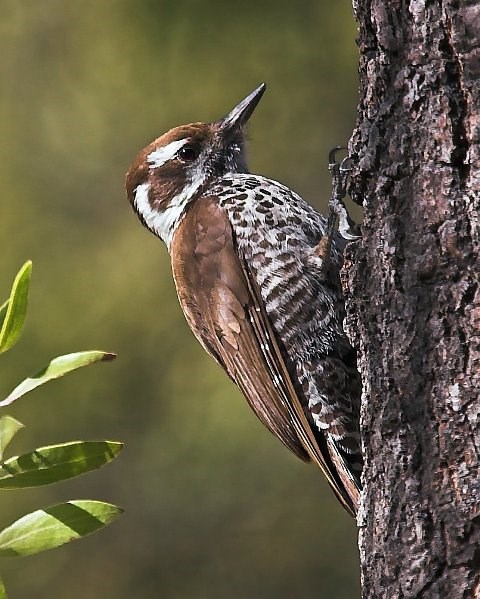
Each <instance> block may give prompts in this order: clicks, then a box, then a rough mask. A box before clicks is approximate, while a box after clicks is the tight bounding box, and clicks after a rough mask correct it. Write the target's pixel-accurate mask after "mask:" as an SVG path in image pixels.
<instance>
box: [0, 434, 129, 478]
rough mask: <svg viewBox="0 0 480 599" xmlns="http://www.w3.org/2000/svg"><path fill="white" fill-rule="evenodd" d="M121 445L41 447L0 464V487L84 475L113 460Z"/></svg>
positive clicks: (78, 443) (87, 443) (85, 443)
mask: <svg viewBox="0 0 480 599" xmlns="http://www.w3.org/2000/svg"><path fill="white" fill-rule="evenodd" d="M122 447H123V444H122V443H117V442H116V441H72V442H69V443H62V444H59V445H49V446H47V447H39V448H38V449H35V451H32V452H30V453H25V454H23V455H21V456H19V457H13V458H10V459H9V460H6V461H5V462H4V463H3V464H2V466H0V489H21V488H25V487H38V486H40V485H50V484H52V483H56V482H58V481H61V480H66V479H68V478H73V477H74V476H79V475H80V474H85V472H89V471H90V470H95V469H96V468H100V467H101V466H103V465H104V464H107V463H108V462H110V461H111V460H113V459H114V458H115V457H116V456H117V455H118V453H119V452H120V450H121V449H122Z"/></svg>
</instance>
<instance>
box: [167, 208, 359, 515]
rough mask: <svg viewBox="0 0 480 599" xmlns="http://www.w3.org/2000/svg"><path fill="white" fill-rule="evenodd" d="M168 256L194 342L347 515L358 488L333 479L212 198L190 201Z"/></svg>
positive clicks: (328, 461) (254, 285)
mask: <svg viewBox="0 0 480 599" xmlns="http://www.w3.org/2000/svg"><path fill="white" fill-rule="evenodd" d="M171 254H172V269H173V276H174V279H175V285H176V287H177V293H178V297H179V300H180V304H181V306H182V308H183V311H184V313H185V316H186V319H187V322H188V324H189V325H190V328H191V329H192V331H193V332H194V334H195V336H196V337H197V339H198V340H199V341H200V343H201V344H202V345H203V347H204V348H205V350H206V351H207V352H208V353H209V354H210V355H211V356H212V357H213V358H214V359H215V360H216V361H217V362H218V363H219V364H220V365H221V366H222V367H223V368H224V370H225V371H226V372H227V374H228V375H229V377H230V378H231V379H232V380H233V381H234V382H235V383H236V385H237V386H238V387H239V388H240V390H241V391H242V393H243V394H244V395H245V397H246V399H247V401H248V403H249V405H250V407H251V408H252V409H253V411H254V412H255V414H256V415H257V416H258V418H259V419H260V420H261V421H262V422H263V424H264V425H265V426H266V427H267V428H268V429H269V430H270V431H271V432H272V433H273V434H274V435H276V436H277V437H278V438H279V439H280V440H281V441H282V442H283V443H284V444H285V445H286V446H287V447H288V448H289V449H290V450H291V451H292V452H293V453H294V454H295V455H297V456H298V457H300V458H301V459H302V460H304V461H309V460H313V461H314V462H315V463H316V464H317V465H318V466H319V467H320V468H321V470H322V471H323V472H324V474H325V475H326V477H327V479H328V481H329V482H330V484H331V486H332V487H333V489H334V491H335V493H336V495H337V496H338V498H339V499H340V501H341V503H342V504H343V506H344V507H345V509H346V510H347V511H348V512H350V513H352V514H353V513H354V512H355V511H356V508H357V506H358V488H356V487H355V488H349V487H350V486H351V485H349V484H348V480H347V481H344V480H343V478H342V477H341V476H339V473H338V472H337V469H336V467H335V464H334V463H333V462H332V459H331V457H330V453H329V451H328V448H327V441H326V440H325V438H324V437H323V435H322V434H321V433H320V434H317V435H315V433H314V431H313V430H312V427H311V426H310V424H309V422H308V420H307V416H306V414H305V412H304V410H303V408H302V405H301V402H300V400H299V398H298V396H297V393H296V391H295V388H294V385H293V383H292V380H291V378H290V375H289V373H288V370H287V367H286V365H285V362H284V359H283V357H282V354H281V351H280V348H279V345H278V342H277V339H276V336H275V333H274V330H273V328H272V326H271V323H270V320H269V318H268V315H267V313H266V311H265V306H264V304H263V300H262V298H261V295H260V291H259V289H258V285H257V283H256V281H255V280H254V278H253V277H252V275H251V273H250V271H249V268H248V264H247V263H246V262H245V261H242V259H241V258H240V257H239V255H238V253H237V251H236V249H235V241H234V238H233V233H232V228H231V225H230V222H229V220H228V218H227V215H226V213H225V212H224V210H223V209H222V208H221V207H220V206H219V205H218V202H217V201H216V199H215V198H212V197H202V198H200V199H198V200H196V201H195V202H194V203H192V205H191V206H190V207H189V209H188V211H187V213H186V215H185V216H184V218H183V220H182V221H181V223H180V225H179V227H178V228H177V230H176V232H175V235H174V237H173V240H172V246H171Z"/></svg>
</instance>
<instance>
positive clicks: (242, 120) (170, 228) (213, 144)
mask: <svg viewBox="0 0 480 599" xmlns="http://www.w3.org/2000/svg"><path fill="white" fill-rule="evenodd" d="M264 91H265V84H264V83H262V84H261V85H260V86H259V87H257V89H255V90H254V91H253V92H252V93H251V94H249V95H248V96H247V97H246V98H245V99H244V100H242V101H241V102H240V103H239V104H237V106H235V108H233V110H231V111H230V112H229V113H228V114H227V116H225V117H224V118H222V119H220V120H219V121H215V122H213V123H191V124H190V125H182V126H180V127H175V128H174V129H170V131H167V133H165V134H164V135H162V136H161V137H159V138H158V139H156V140H155V141H153V142H152V143H151V144H149V145H148V146H147V147H146V148H144V149H143V150H142V151H141V152H140V153H139V154H138V156H137V157H136V158H135V160H134V162H133V164H132V166H131V167H130V169H129V171H128V173H127V178H126V188H127V195H128V199H129V200H130V203H131V205H132V207H133V209H134V210H135V212H136V213H137V214H138V216H139V218H140V220H141V221H142V222H143V223H144V225H145V226H146V227H147V228H148V229H150V231H152V233H154V234H155V235H157V236H159V237H161V238H162V239H163V240H164V241H165V243H166V244H167V246H169V245H170V242H171V239H172V236H173V233H174V231H175V229H176V227H177V225H178V223H179V221H180V219H181V217H182V215H183V213H184V211H185V209H186V207H187V205H188V203H189V202H191V201H192V200H194V199H195V198H196V197H198V196H199V195H201V193H202V191H203V190H204V189H206V187H207V186H208V185H210V184H211V183H212V182H213V181H214V180H215V179H216V178H217V177H221V176H223V175H225V174H227V173H242V172H248V171H247V164H246V155H245V125H246V124H247V121H248V119H249V118H250V116H251V115H252V113H253V111H254V109H255V107H256V106H257V104H258V102H259V101H260V98H261V97H262V95H263V93H264Z"/></svg>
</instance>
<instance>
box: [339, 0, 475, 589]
mask: <svg viewBox="0 0 480 599" xmlns="http://www.w3.org/2000/svg"><path fill="white" fill-rule="evenodd" d="M354 10H355V13H356V17H357V20H358V23H359V29H360V33H359V46H360V96H361V97H360V105H359V111H358V120H357V127H356V129H355V131H354V134H353V137H352V140H351V143H350V147H351V152H352V155H353V158H354V162H355V173H354V177H353V181H352V192H354V193H355V194H356V197H359V198H362V199H363V200H364V208H365V216H364V224H363V238H362V239H361V241H359V242H355V243H352V244H350V246H349V248H348V250H347V255H346V268H345V272H344V277H345V281H344V283H345V286H346V295H347V311H348V316H347V329H348V332H349V335H350V336H351V338H352V342H353V343H354V345H355V346H356V347H357V348H358V349H359V354H360V359H359V362H360V370H361V372H362V376H363V379H364V398H363V399H364V402H363V408H362V428H363V439H364V451H365V471H364V496H363V503H362V510H361V513H360V516H359V524H360V540H359V543H360V554H361V563H362V578H363V597H365V598H366V597H368V598H372V597H374V598H380V597H388V598H389V599H392V598H400V597H402V598H407V597H439V598H445V599H455V598H457V597H462V598H465V597H480V472H479V454H480V434H479V432H480V422H479V413H480V401H479V389H480V326H479V325H480V289H479V279H480V274H479V273H480V265H479V263H478V242H479V227H478V208H479V203H480V202H479V195H480V194H479V189H480V168H479V167H480V164H479V162H480V160H479V156H480V146H479V143H478V142H479V138H480V96H479V92H480V90H479V87H480V86H479V80H480V79H479V77H480V2H478V1H470V2H468V1H466V0H464V1H462V0H457V1H454V0H439V1H437V2H433V1H432V0H410V1H408V0H403V1H401V0H395V1H387V0H358V1H357V2H354Z"/></svg>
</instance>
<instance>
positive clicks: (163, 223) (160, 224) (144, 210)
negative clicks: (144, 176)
mask: <svg viewBox="0 0 480 599" xmlns="http://www.w3.org/2000/svg"><path fill="white" fill-rule="evenodd" d="M204 180H205V175H202V176H200V177H198V178H195V180H194V181H192V182H191V183H190V184H189V185H187V186H185V188H184V189H183V191H182V192H181V193H179V194H178V195H177V196H175V197H174V198H173V199H172V200H171V201H170V203H169V205H168V207H167V208H166V210H164V211H163V212H159V211H158V210H156V209H155V208H152V206H151V205H150V202H149V199H148V192H149V191H150V184H149V183H142V184H141V185H139V186H138V187H137V189H136V190H135V199H134V204H135V208H136V209H137V211H138V212H139V213H140V214H141V216H142V218H143V219H144V220H145V224H146V225H147V227H148V228H149V229H150V231H152V233H154V234H155V235H157V236H158V237H160V238H161V239H162V240H163V241H164V242H165V244H166V246H167V248H168V250H169V251H170V245H171V243H172V238H173V234H174V232H175V229H176V227H177V225H178V223H179V222H180V220H181V219H182V216H183V214H184V212H185V208H186V207H187V204H188V202H189V201H190V200H191V199H192V197H193V196H194V194H195V193H196V192H197V190H198V189H199V187H200V186H201V185H202V184H203V182H204Z"/></svg>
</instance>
